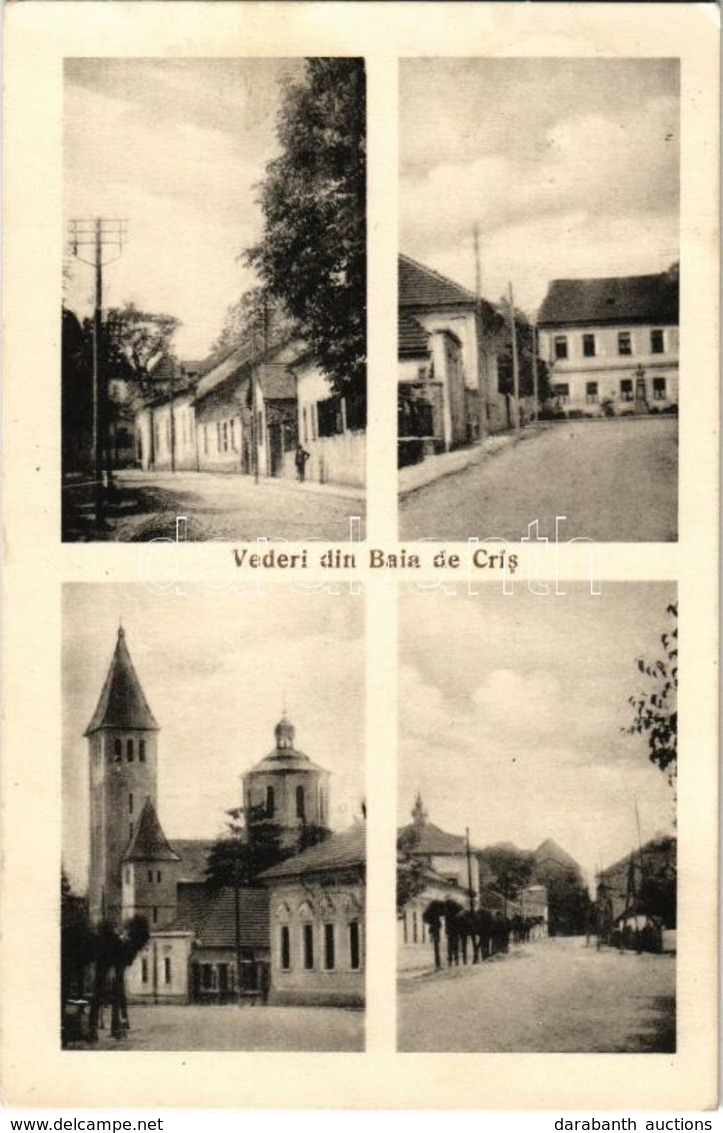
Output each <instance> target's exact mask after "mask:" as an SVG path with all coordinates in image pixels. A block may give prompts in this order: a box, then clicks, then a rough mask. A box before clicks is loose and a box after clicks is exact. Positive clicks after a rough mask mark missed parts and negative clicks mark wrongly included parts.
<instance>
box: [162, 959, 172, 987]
mask: <svg viewBox="0 0 723 1133" xmlns="http://www.w3.org/2000/svg"><path fill="white" fill-rule="evenodd" d="M163 982H164V984H169V983H170V982H171V957H170V956H164V957H163Z"/></svg>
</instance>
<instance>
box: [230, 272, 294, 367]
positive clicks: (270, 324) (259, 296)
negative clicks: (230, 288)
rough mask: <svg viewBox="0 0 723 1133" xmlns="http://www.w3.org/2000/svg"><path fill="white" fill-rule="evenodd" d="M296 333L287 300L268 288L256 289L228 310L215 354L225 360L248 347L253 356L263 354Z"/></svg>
mask: <svg viewBox="0 0 723 1133" xmlns="http://www.w3.org/2000/svg"><path fill="white" fill-rule="evenodd" d="M295 330H296V323H295V321H294V320H293V319H292V317H291V315H290V314H289V312H288V311H287V310H286V307H285V305H284V303H283V300H281V299H279V298H277V297H276V296H274V295H271V294H270V293H269V291H268V290H267V289H266V288H264V287H252V288H251V289H250V290H249V291H245V292H244V293H243V295H242V296H241V297H240V298H239V299H237V300H236V302H235V303H231V305H230V306H229V307H228V309H227V311H226V316H225V318H224V322H223V326H222V328H221V333H220V334H219V336H218V338H217V339H216V341H215V343H214V344H213V347H212V348H211V353H212V355H213V356H214V357H218V358H222V357H224V356H225V355H226V354H228V353H229V352H230V351H231V350H234V349H235V348H237V347H240V346H246V347H248V349H249V350H250V351H251V352H252V353H253V354H260V353H262V352H263V351H264V350H265V349H267V348H269V347H272V346H275V345H276V344H277V343H279V342H283V341H284V339H287V338H289V337H290V336H291V335H292V334H293V333H294V331H295Z"/></svg>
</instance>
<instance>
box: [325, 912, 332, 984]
mask: <svg viewBox="0 0 723 1133" xmlns="http://www.w3.org/2000/svg"><path fill="white" fill-rule="evenodd" d="M324 968H325V969H326V971H327V972H332V971H333V970H334V926H333V924H325V925H324Z"/></svg>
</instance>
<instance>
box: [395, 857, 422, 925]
mask: <svg viewBox="0 0 723 1133" xmlns="http://www.w3.org/2000/svg"><path fill="white" fill-rule="evenodd" d="M425 884H426V882H425V878H424V866H423V864H422V863H421V862H419V861H417V860H416V859H415V858H411V857H406V856H403V857H401V858H400V860H399V861H398V862H397V915H398V916H400V915H401V913H402V910H403V909H404V906H405V905H406V904H407V902H408V901H411V900H412V898H413V897H416V896H417V895H418V894H419V893H421V892H422V890H423V889H424V886H425Z"/></svg>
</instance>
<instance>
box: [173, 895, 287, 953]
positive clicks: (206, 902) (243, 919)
mask: <svg viewBox="0 0 723 1133" xmlns="http://www.w3.org/2000/svg"><path fill="white" fill-rule="evenodd" d="M183 888H184V890H185V892H183V891H182V892H181V893H179V897H180V900H179V913H178V916H177V917H176V919H175V920H174V921H172V923H171V924H170V925H168V929H170V930H171V931H183V930H186V931H190V932H193V933H194V935H195V937H196V940H197V942H198V945H199V947H201V948H235V946H236V899H235V896H234V891H233V889H231V888H225V889H219V890H217V891H216V892H215V893H213V892H209V890H208V889H206V888H204V886H201V885H197V886H191V885H189V886H184V887H183ZM194 890H195V892H194ZM238 897H239V926H240V944H241V947H242V948H268V947H269V895H268V892H267V891H266V890H265V889H240V890H239V894H238Z"/></svg>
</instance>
